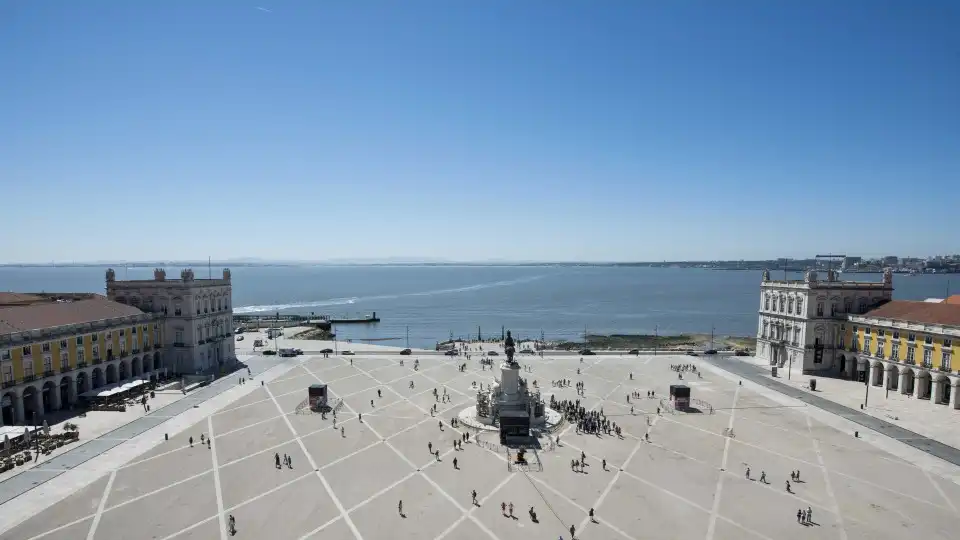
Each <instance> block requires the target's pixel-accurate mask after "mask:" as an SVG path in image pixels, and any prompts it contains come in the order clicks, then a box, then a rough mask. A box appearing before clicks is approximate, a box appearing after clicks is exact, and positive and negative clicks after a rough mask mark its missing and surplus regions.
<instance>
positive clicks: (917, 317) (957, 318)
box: [864, 300, 960, 327]
mask: <svg viewBox="0 0 960 540" xmlns="http://www.w3.org/2000/svg"><path fill="white" fill-rule="evenodd" d="M864 317H878V318H882V319H892V320H896V321H904V322H915V323H923V324H939V325H943V326H956V327H960V304H949V303H946V302H941V303H931V302H920V301H914V300H893V301H890V302H887V303H886V304H883V305H882V306H880V307H878V308H876V309H872V310H870V311H868V312H867V313H866V314H864Z"/></svg>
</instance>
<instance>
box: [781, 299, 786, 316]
mask: <svg viewBox="0 0 960 540" xmlns="http://www.w3.org/2000/svg"><path fill="white" fill-rule="evenodd" d="M785 300H786V298H784V297H783V295H781V296H780V313H783V312H784V304H785V303H786V302H785Z"/></svg>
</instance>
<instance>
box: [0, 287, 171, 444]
mask: <svg viewBox="0 0 960 540" xmlns="http://www.w3.org/2000/svg"><path fill="white" fill-rule="evenodd" d="M162 343H163V329H162V327H161V325H160V324H159V321H158V320H157V317H156V316H155V315H153V314H148V313H144V312H142V311H140V310H139V309H136V308H134V307H131V306H125V305H122V304H118V303H115V302H111V301H109V300H107V299H106V298H104V297H103V296H101V295H91V294H61V295H50V294H36V295H32V294H10V293H0V377H2V381H3V382H2V385H3V387H2V389H0V408H2V414H0V421H2V423H3V425H13V424H30V425H38V424H39V423H41V422H42V421H43V418H44V415H45V414H47V413H51V412H54V411H57V410H60V409H62V408H69V407H70V406H72V405H73V404H74V403H76V401H77V396H79V395H80V394H83V393H84V392H87V391H90V390H94V389H96V388H99V387H101V386H104V385H107V384H111V383H116V382H123V381H127V380H130V379H135V378H142V379H153V378H154V377H156V376H157V374H158V373H160V372H162V370H163V368H162V361H161V358H162V355H163V348H162Z"/></svg>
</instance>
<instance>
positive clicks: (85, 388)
mask: <svg viewBox="0 0 960 540" xmlns="http://www.w3.org/2000/svg"><path fill="white" fill-rule="evenodd" d="M89 391H90V377H88V376H87V373H86V372H84V371H80V372H78V373H77V391H76V394H75V395H77V396H79V395H81V394H83V393H84V392H89Z"/></svg>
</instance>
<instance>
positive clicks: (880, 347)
mask: <svg viewBox="0 0 960 540" xmlns="http://www.w3.org/2000/svg"><path fill="white" fill-rule="evenodd" d="M873 355H874V356H876V357H877V358H883V341H880V340H877V349H876V350H875V351H874V354H873Z"/></svg>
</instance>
